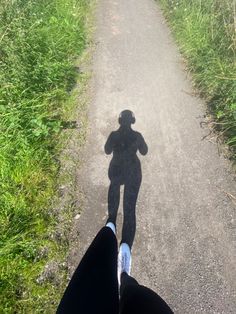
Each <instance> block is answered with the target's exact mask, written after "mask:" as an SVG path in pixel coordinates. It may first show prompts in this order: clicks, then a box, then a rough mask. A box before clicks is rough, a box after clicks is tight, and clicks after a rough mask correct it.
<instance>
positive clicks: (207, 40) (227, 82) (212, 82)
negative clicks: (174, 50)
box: [160, 0, 236, 159]
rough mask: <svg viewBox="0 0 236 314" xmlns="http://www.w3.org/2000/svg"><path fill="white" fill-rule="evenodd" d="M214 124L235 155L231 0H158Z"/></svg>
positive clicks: (235, 31)
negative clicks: (213, 117) (213, 118)
mask: <svg viewBox="0 0 236 314" xmlns="http://www.w3.org/2000/svg"><path fill="white" fill-rule="evenodd" d="M160 3H161V5H162V7H163V9H164V12H165V15H166V17H167V19H168V21H169V22H170V25H171V27H172V29H173V32H174V34H175V36H176V39H177V41H178V43H179V44H180V49H181V51H182V52H183V54H184V55H185V57H186V59H187V61H188V67H189V69H190V70H191V72H192V73H193V78H194V82H195V84H196V87H197V88H198V90H199V91H200V93H201V95H202V96H203V97H204V98H205V99H206V100H207V103H208V105H209V108H210V110H211V112H212V113H213V115H214V116H215V126H216V127H217V129H218V130H219V131H220V132H221V134H222V135H223V136H224V137H225V141H226V143H228V144H229V146H230V147H231V149H232V154H233V158H234V159H236V155H235V151H236V28H235V27H236V25H235V21H236V17H235V12H236V9H235V2H234V1H232V0H221V1H220V0H205V1H194V0H190V1H189V0H160Z"/></svg>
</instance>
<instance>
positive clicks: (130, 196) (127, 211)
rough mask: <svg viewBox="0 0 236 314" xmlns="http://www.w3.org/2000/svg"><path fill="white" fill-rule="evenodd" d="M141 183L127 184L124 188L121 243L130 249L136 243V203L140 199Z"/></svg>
mask: <svg viewBox="0 0 236 314" xmlns="http://www.w3.org/2000/svg"><path fill="white" fill-rule="evenodd" d="M139 187H140V183H138V184H125V188H124V205H123V208H124V220H123V228H122V240H121V242H125V243H127V244H128V245H129V246H130V248H131V247H132V245H133V242H134V236H135V231H136V215H135V209H136V202H137V197H138V192H139Z"/></svg>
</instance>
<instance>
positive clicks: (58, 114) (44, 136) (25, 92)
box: [0, 0, 90, 313]
mask: <svg viewBox="0 0 236 314" xmlns="http://www.w3.org/2000/svg"><path fill="white" fill-rule="evenodd" d="M89 3H90V1H87V0H50V1H47V0H40V1H38V0H3V1H1V3H0V209H1V210H0V269H1V271H0V296H1V297H0V298H1V302H0V313H41V312H42V313H51V312H53V309H54V311H55V304H57V303H58V297H59V294H60V293H61V291H62V289H64V284H65V282H64V281H63V278H65V277H66V275H67V273H66V269H63V267H62V269H61V270H60V271H59V270H58V274H59V273H60V276H59V275H58V277H59V278H53V275H52V274H50V271H51V270H50V269H48V270H47V271H48V273H49V274H48V275H47V278H48V280H44V279H42V276H40V274H41V275H42V272H43V271H45V265H48V262H49V261H51V260H57V261H58V260H61V259H62V258H63V257H64V256H65V253H66V252H63V251H64V247H63V245H62V244H61V243H59V242H58V241H55V237H54V238H53V236H52V235H53V232H54V229H55V225H56V223H57V222H56V221H55V217H54V216H53V214H52V213H50V210H49V208H50V205H51V200H52V198H53V196H54V195H55V190H56V184H57V175H58V171H59V163H58V161H57V160H58V159H57V156H58V151H59V147H58V140H59V137H60V132H61V130H62V129H63V126H64V122H63V117H64V112H65V110H66V109H67V110H68V108H70V106H72V105H73V99H74V98H73V99H72V98H71V97H72V96H70V94H71V92H70V91H71V89H72V87H73V86H74V85H75V83H76V81H77V79H78V76H80V74H78V69H76V67H75V66H74V62H75V60H76V58H77V57H78V56H80V55H81V53H82V52H83V50H84V49H85V47H86V40H87V33H86V28H85V22H86V17H87V14H88V11H89ZM51 266H53V264H51ZM49 268H50V267H49ZM51 273H52V271H51ZM50 280H51V282H50Z"/></svg>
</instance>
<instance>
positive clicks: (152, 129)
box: [71, 0, 236, 314]
mask: <svg viewBox="0 0 236 314" xmlns="http://www.w3.org/2000/svg"><path fill="white" fill-rule="evenodd" d="M96 43H97V48H96V51H95V55H94V61H93V71H94V75H93V80H92V92H93V97H92V99H93V100H92V103H91V105H90V114H89V126H90V132H89V137H88V142H87V145H86V148H85V152H84V163H83V166H82V169H80V171H79V173H78V178H79V184H80V186H81V185H82V189H83V192H84V195H85V200H84V211H83V213H82V215H81V217H80V219H79V221H78V222H76V226H75V229H77V230H79V233H80V236H79V245H80V246H79V249H78V247H77V246H76V245H75V244H74V245H73V247H72V248H71V266H72V268H74V267H75V266H76V265H77V263H78V260H79V259H80V257H81V255H82V254H83V252H84V251H85V249H86V248H87V247H88V245H89V243H90V242H91V240H92V238H93V237H94V235H95V234H96V232H97V231H98V230H99V228H100V227H101V226H102V225H103V224H104V223H105V221H106V217H107V191H108V186H109V179H108V176H107V171H108V166H109V162H110V158H111V156H106V155H105V153H104V144H105V142H106V140H107V137H108V135H109V134H110V132H111V131H113V130H115V129H117V128H118V122H117V118H118V115H119V113H120V112H121V111H122V110H123V109H130V110H132V111H133V112H134V113H135V116H136V124H135V125H134V129H135V130H137V131H139V132H140V133H142V135H143V137H144V138H145V140H146V142H147V144H148V147H149V152H148V154H147V155H146V156H144V157H143V156H139V158H140V160H141V163H142V176H143V180H142V185H141V189H140V193H139V197H138V202H137V210H136V217H137V229H136V237H135V241H134V245H133V263H132V275H133V276H134V277H135V278H136V279H137V280H138V281H139V282H140V283H142V284H144V285H146V286H148V287H150V288H152V289H153V290H155V291H156V292H158V293H159V294H160V295H161V296H162V297H163V298H164V299H165V300H166V301H167V303H168V304H169V305H170V306H171V307H172V309H173V310H174V312H175V313H180V314H189V313H190V314H192V313H207V314H211V313H227V314H229V313H236V232H235V231H236V230H235V224H236V220H235V215H236V210H235V204H234V203H233V199H231V198H230V197H228V196H227V193H230V194H232V195H236V189H235V180H234V178H233V176H232V175H231V174H230V167H229V164H228V162H227V161H226V160H225V159H224V158H223V157H222V156H219V154H218V150H217V145H216V144H215V143H214V141H208V140H207V139H205V140H202V138H203V137H204V136H205V135H206V134H207V133H208V132H209V130H208V129H202V128H201V127H200V122H201V121H204V114H205V111H206V108H205V106H204V104H203V101H202V100H200V99H199V98H197V97H194V96H191V95H192V94H193V89H192V86H191V82H190V80H189V78H188V76H187V73H186V71H185V69H184V63H183V61H182V59H181V57H180V54H179V52H178V50H177V48H176V45H175V44H174V41H173V39H172V37H171V35H170V31H169V29H168V27H167V25H166V23H165V21H164V19H163V16H162V14H161V11H160V9H159V7H158V5H157V4H156V3H155V2H154V1H152V0H139V1H137V0H130V1H126V0H120V1H118V0H117V1H115V0H101V1H100V2H99V4H98V8H97V31H96ZM228 195H229V194H228ZM121 223H122V202H121V208H120V212H119V215H118V229H119V234H118V236H119V237H120V228H121Z"/></svg>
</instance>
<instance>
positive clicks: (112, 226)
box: [106, 222, 116, 235]
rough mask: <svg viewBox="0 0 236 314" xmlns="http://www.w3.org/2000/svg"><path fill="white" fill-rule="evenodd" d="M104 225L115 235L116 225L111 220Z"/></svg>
mask: <svg viewBox="0 0 236 314" xmlns="http://www.w3.org/2000/svg"><path fill="white" fill-rule="evenodd" d="M106 227H108V228H110V229H111V230H112V231H113V232H114V235H116V227H115V225H114V224H113V223H112V222H108V223H107V224H106Z"/></svg>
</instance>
